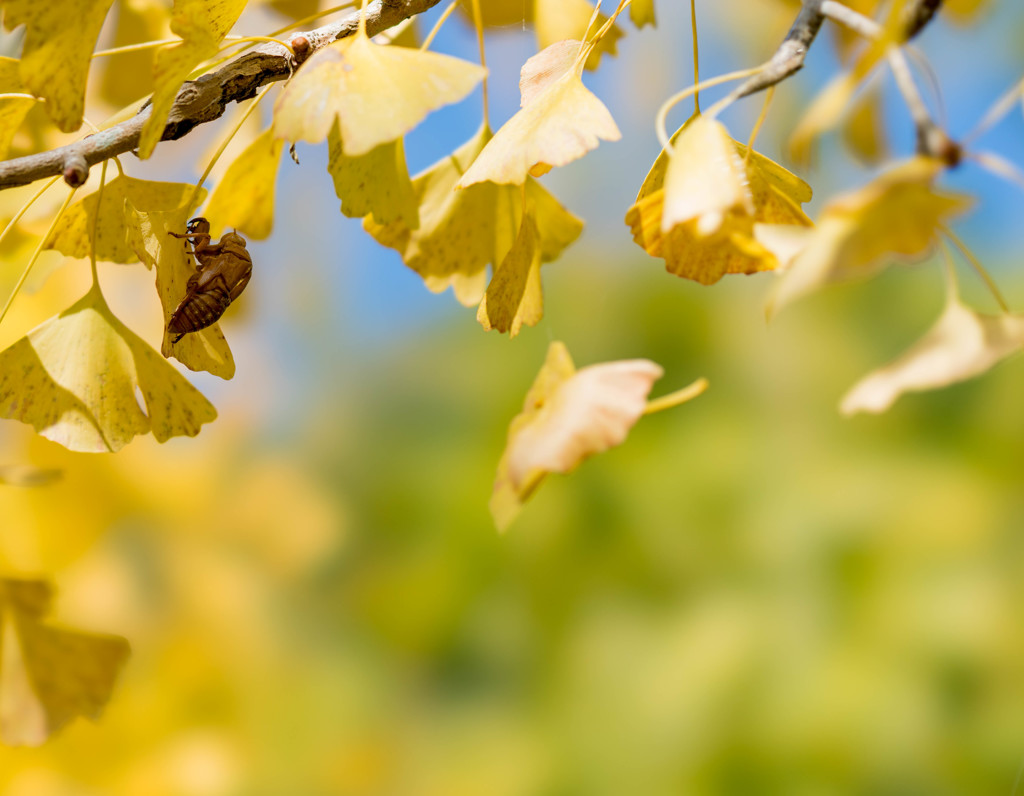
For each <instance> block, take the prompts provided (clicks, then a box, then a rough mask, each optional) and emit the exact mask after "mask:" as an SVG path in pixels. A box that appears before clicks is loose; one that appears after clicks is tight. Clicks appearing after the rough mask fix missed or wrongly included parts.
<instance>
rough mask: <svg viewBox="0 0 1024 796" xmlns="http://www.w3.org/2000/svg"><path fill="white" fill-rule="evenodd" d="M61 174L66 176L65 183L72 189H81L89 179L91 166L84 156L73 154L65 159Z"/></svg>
mask: <svg viewBox="0 0 1024 796" xmlns="http://www.w3.org/2000/svg"><path fill="white" fill-rule="evenodd" d="M61 173H62V174H63V176H64V182H66V183H67V184H68V185H70V186H71V187H72V188H81V187H82V186H83V185H85V181H86V180H88V179H89V164H88V163H87V162H86V160H85V156H84V155H82V154H80V153H78V152H71V153H69V154H68V155H67V157H65V158H64V163H63V168H62V169H61Z"/></svg>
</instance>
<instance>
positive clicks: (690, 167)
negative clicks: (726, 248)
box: [661, 116, 754, 236]
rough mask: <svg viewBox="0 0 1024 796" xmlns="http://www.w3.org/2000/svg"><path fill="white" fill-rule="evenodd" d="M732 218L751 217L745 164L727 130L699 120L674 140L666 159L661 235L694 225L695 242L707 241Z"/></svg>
mask: <svg viewBox="0 0 1024 796" xmlns="http://www.w3.org/2000/svg"><path fill="white" fill-rule="evenodd" d="M734 213H738V214H740V215H746V216H751V215H753V213H754V200H753V197H752V196H751V193H750V189H749V188H748V186H747V175H746V168H745V164H744V162H743V159H742V158H741V157H740V155H739V153H738V152H737V151H736V145H735V143H734V142H733V140H732V138H730V137H729V133H728V132H726V129H725V126H724V125H723V124H722V123H721V122H719V121H716V120H714V119H709V118H708V117H706V116H697V117H696V118H695V119H693V120H692V121H691V122H690V123H688V124H687V125H686V127H685V128H684V129H683V131H682V133H681V135H680V136H679V137H678V138H677V139H676V142H675V148H674V150H673V152H672V155H671V156H670V157H669V164H668V170H667V172H666V174H665V198H664V206H663V207H662V213H661V230H662V232H668V231H669V230H671V229H672V228H673V227H675V226H676V225H677V224H683V223H685V222H687V221H695V222H696V227H695V230H696V233H697V234H698V235H699V236H704V235H710V234H712V233H713V232H716V231H717V230H718V228H719V227H721V226H722V223H723V222H724V221H725V218H726V216H728V215H731V214H734Z"/></svg>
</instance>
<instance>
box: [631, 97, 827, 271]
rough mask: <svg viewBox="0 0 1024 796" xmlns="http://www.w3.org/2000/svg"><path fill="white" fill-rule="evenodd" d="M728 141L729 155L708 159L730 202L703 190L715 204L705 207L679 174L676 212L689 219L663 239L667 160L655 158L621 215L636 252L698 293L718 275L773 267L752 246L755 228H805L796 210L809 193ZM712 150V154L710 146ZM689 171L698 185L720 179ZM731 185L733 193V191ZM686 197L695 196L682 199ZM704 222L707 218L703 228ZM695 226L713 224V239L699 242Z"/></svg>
mask: <svg viewBox="0 0 1024 796" xmlns="http://www.w3.org/2000/svg"><path fill="white" fill-rule="evenodd" d="M699 119H700V117H696V116H695V117H692V118H691V119H690V120H688V121H687V122H686V123H685V124H684V125H683V126H682V127H681V128H680V129H679V130H678V131H676V133H675V135H674V136H673V137H672V140H673V141H674V142H678V141H680V140H681V139H682V138H683V137H684V136H683V134H684V133H685V131H686V130H687V129H689V127H690V126H691V125H692V124H693V123H695V122H696V121H697V120H699ZM711 134H712V135H714V136H716V137H717V132H716V131H711ZM729 141H730V146H731V147H732V148H733V150H734V155H733V156H729V155H728V154H726V153H724V152H721V151H719V153H718V155H717V156H716V157H717V158H718V164H719V166H720V167H721V168H722V169H726V170H727V172H728V174H727V176H729V177H730V179H731V181H732V184H733V186H734V189H733V193H732V194H731V197H732V198H730V195H729V194H728V193H725V192H722V191H721V190H720V189H719V188H718V187H716V186H710V187H708V189H707V190H708V192H709V195H710V196H712V197H717V199H715V200H714V203H710V202H708V201H707V200H705V199H704V198H702V196H701V195H700V192H701V189H702V186H703V184H704V183H703V182H701V181H700V180H696V181H694V180H687V179H686V177H685V174H684V175H682V176H683V182H682V184H679V183H677V185H676V188H677V190H681V191H682V192H683V194H682V197H681V198H680V205H679V206H680V207H682V208H684V210H682V211H680V212H681V213H682V215H689V216H691V217H690V219H689V220H688V221H685V222H683V223H677V224H676V225H675V226H673V227H672V228H671V230H670V231H669V232H668V233H667V234H666V233H665V232H664V231H663V226H664V220H663V208H664V201H665V194H666V180H667V176H668V173H669V168H670V167H669V157H668V155H667V153H665V152H662V153H661V154H660V155H659V156H658V158H657V159H656V160H655V161H654V165H653V166H651V170H650V171H649V172H648V174H647V178H646V179H645V180H644V183H643V185H642V186H641V188H640V192H639V194H638V195H637V200H636V203H635V204H634V205H633V206H632V207H631V208H630V209H629V211H628V212H627V213H626V223H627V224H628V225H629V226H630V227H631V229H632V232H633V240H634V241H635V242H636V243H637V245H639V246H640V247H641V248H643V249H644V250H645V251H646V252H647V253H648V254H650V255H651V256H652V257H661V258H663V259H664V260H665V267H666V269H667V270H668V271H669V272H670V273H673V274H676V275H677V276H682V277H684V278H686V279H692V280H694V281H696V282H699V283H701V284H704V285H710V284H714V283H715V282H717V281H718V280H719V279H721V278H722V277H723V276H725V275H726V274H753V273H759V272H761V271H771V270H774V269H775V268H777V267H778V266H779V260H778V259H777V257H776V256H775V253H774V252H773V251H772V250H771V249H770V248H768V247H767V246H765V245H764V244H762V243H761V242H760V241H759V240H758V239H757V238H756V236H755V234H754V229H755V226H756V225H760V224H766V223H772V224H787V225H796V226H799V227H805V226H810V224H811V220H810V219H809V218H808V217H807V215H806V214H805V213H804V212H803V210H801V208H800V205H801V204H803V203H804V202H808V201H810V199H811V188H810V186H809V185H807V183H805V182H804V181H803V180H801V179H800V178H799V177H797V176H796V175H794V174H792V173H790V172H789V171H787V170H786V169H784V168H783V167H782V166H780V165H779V164H777V163H775V162H774V161H772V160H770V159H769V158H766V157H765V156H764V155H762V154H760V153H759V152H756V151H749V152H748V150H747V147H746V146H744V145H743V144H741V143H739V142H738V141H733V140H732V139H729ZM714 145H715V146H716V147H717V141H716V142H715V144H714ZM680 163H683V161H680ZM683 165H685V164H683ZM737 165H739V168H741V169H742V171H741V174H740V175H739V176H738V177H737V176H736V175H735V174H733V173H732V172H733V170H734V169H735V168H736V167H737ZM678 168H679V167H678V165H677V170H676V171H677V175H678V174H680V172H679V171H678ZM694 169H695V171H696V173H699V174H702V175H703V179H704V180H705V181H706V180H712V181H713V180H715V179H717V178H718V176H720V175H719V172H718V170H716V169H714V168H711V169H707V168H705V164H703V163H701V162H700V161H699V160H698V161H697V162H696V163H695V164H694ZM737 185H738V186H741V188H740V189H736V186H737ZM689 192H693V193H694V194H695V195H694V196H692V197H689V198H687V193H689ZM723 196H724V197H725V198H724V199H723V198H722V197H723ZM748 201H749V204H748ZM686 203H689V207H690V209H689V210H686V209H685V207H686ZM723 208H727V209H728V212H725V211H724V210H723ZM748 210H750V211H752V212H748ZM703 213H706V214H707V215H702V214H703ZM716 214H717V215H716ZM711 216H714V217H713V218H711V220H710V221H709V220H707V219H708V218H710V217H711ZM702 218H704V219H705V220H704V221H703V223H704V224H705V226H708V227H710V226H713V225H714V224H715V223H717V225H718V226H717V228H716V229H715V230H714V232H711V233H710V234H709V233H707V232H706V231H705V232H704V234H701V230H700V229H699V228H698V226H699V224H701V219H702Z"/></svg>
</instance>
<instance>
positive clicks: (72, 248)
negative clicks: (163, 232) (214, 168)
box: [45, 177, 205, 263]
mask: <svg viewBox="0 0 1024 796" xmlns="http://www.w3.org/2000/svg"><path fill="white" fill-rule="evenodd" d="M194 190H195V186H193V185H188V184H186V183H182V182H152V181H150V180H137V179H135V178H134V177H116V178H115V179H113V180H111V181H110V182H108V183H107V184H106V185H104V186H103V194H102V196H100V194H99V192H98V191H97V192H94V193H91V194H89V195H88V196H86V197H85V198H84V199H80V200H79V201H77V202H75V203H74V204H73V205H71V207H69V208H68V210H67V212H66V213H65V214H64V215H63V216H62V217H61V219H60V221H58V222H57V226H56V227H55V228H54V230H53V234H52V235H51V236H50V237H49V238H47V240H46V244H45V248H47V249H56V250H57V251H59V252H61V253H62V254H66V255H67V256H68V257H88V256H89V251H90V249H91V246H92V235H93V227H94V225H95V229H96V259H97V260H105V261H107V262H112V263H134V262H136V261H137V260H138V259H139V258H138V257H137V256H136V254H135V250H134V249H133V248H132V247H131V245H130V244H129V243H128V240H127V236H126V229H127V227H128V225H129V223H130V220H129V219H126V217H125V209H124V208H125V200H127V201H128V202H130V203H131V205H132V206H133V207H134V208H135V209H136V210H141V211H143V212H153V211H158V210H159V211H163V210H176V209H177V208H179V207H181V206H182V205H183V204H184V203H185V202H186V200H187V199H188V197H189V196H191V195H192V192H193V191H194ZM202 195H203V196H205V191H203V192H202Z"/></svg>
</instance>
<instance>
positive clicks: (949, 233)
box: [939, 225, 1010, 313]
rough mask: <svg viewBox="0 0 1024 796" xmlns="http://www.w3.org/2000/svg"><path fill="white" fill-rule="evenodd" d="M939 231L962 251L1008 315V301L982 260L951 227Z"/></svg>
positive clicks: (944, 227) (942, 226) (940, 227)
mask: <svg viewBox="0 0 1024 796" xmlns="http://www.w3.org/2000/svg"><path fill="white" fill-rule="evenodd" d="M939 229H941V230H942V233H943V234H944V235H945V236H946V237H947V238H949V239H950V240H951V241H952V242H953V245H954V246H956V247H957V248H958V249H959V250H960V253H961V254H962V255H963V256H964V258H965V259H966V260H967V262H969V263H970V264H971V267H972V268H973V269H974V270H975V271H976V272H977V274H978V276H980V277H981V280H982V281H983V282H984V283H985V286H986V287H987V288H988V290H989V292H990V293H991V294H992V298H994V299H995V300H996V304H998V305H999V309H1001V310H1002V311H1003V312H1007V313H1008V312H1009V311H1010V305H1009V304H1007V303H1006V299H1004V298H1003V294H1002V293H1001V292H1000V291H999V287H998V286H997V285H996V282H995V280H994V279H993V278H992V275H991V274H989V272H988V270H987V269H986V268H985V266H983V265H982V264H981V260H979V259H978V258H977V257H975V256H974V252H972V251H971V250H970V249H968V248H967V246H966V245H965V244H964V242H963V241H962V240H960V238H958V237H957V236H956V234H954V232H953V230H951V229H950V228H949V227H947V226H945V225H940V226H939Z"/></svg>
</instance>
